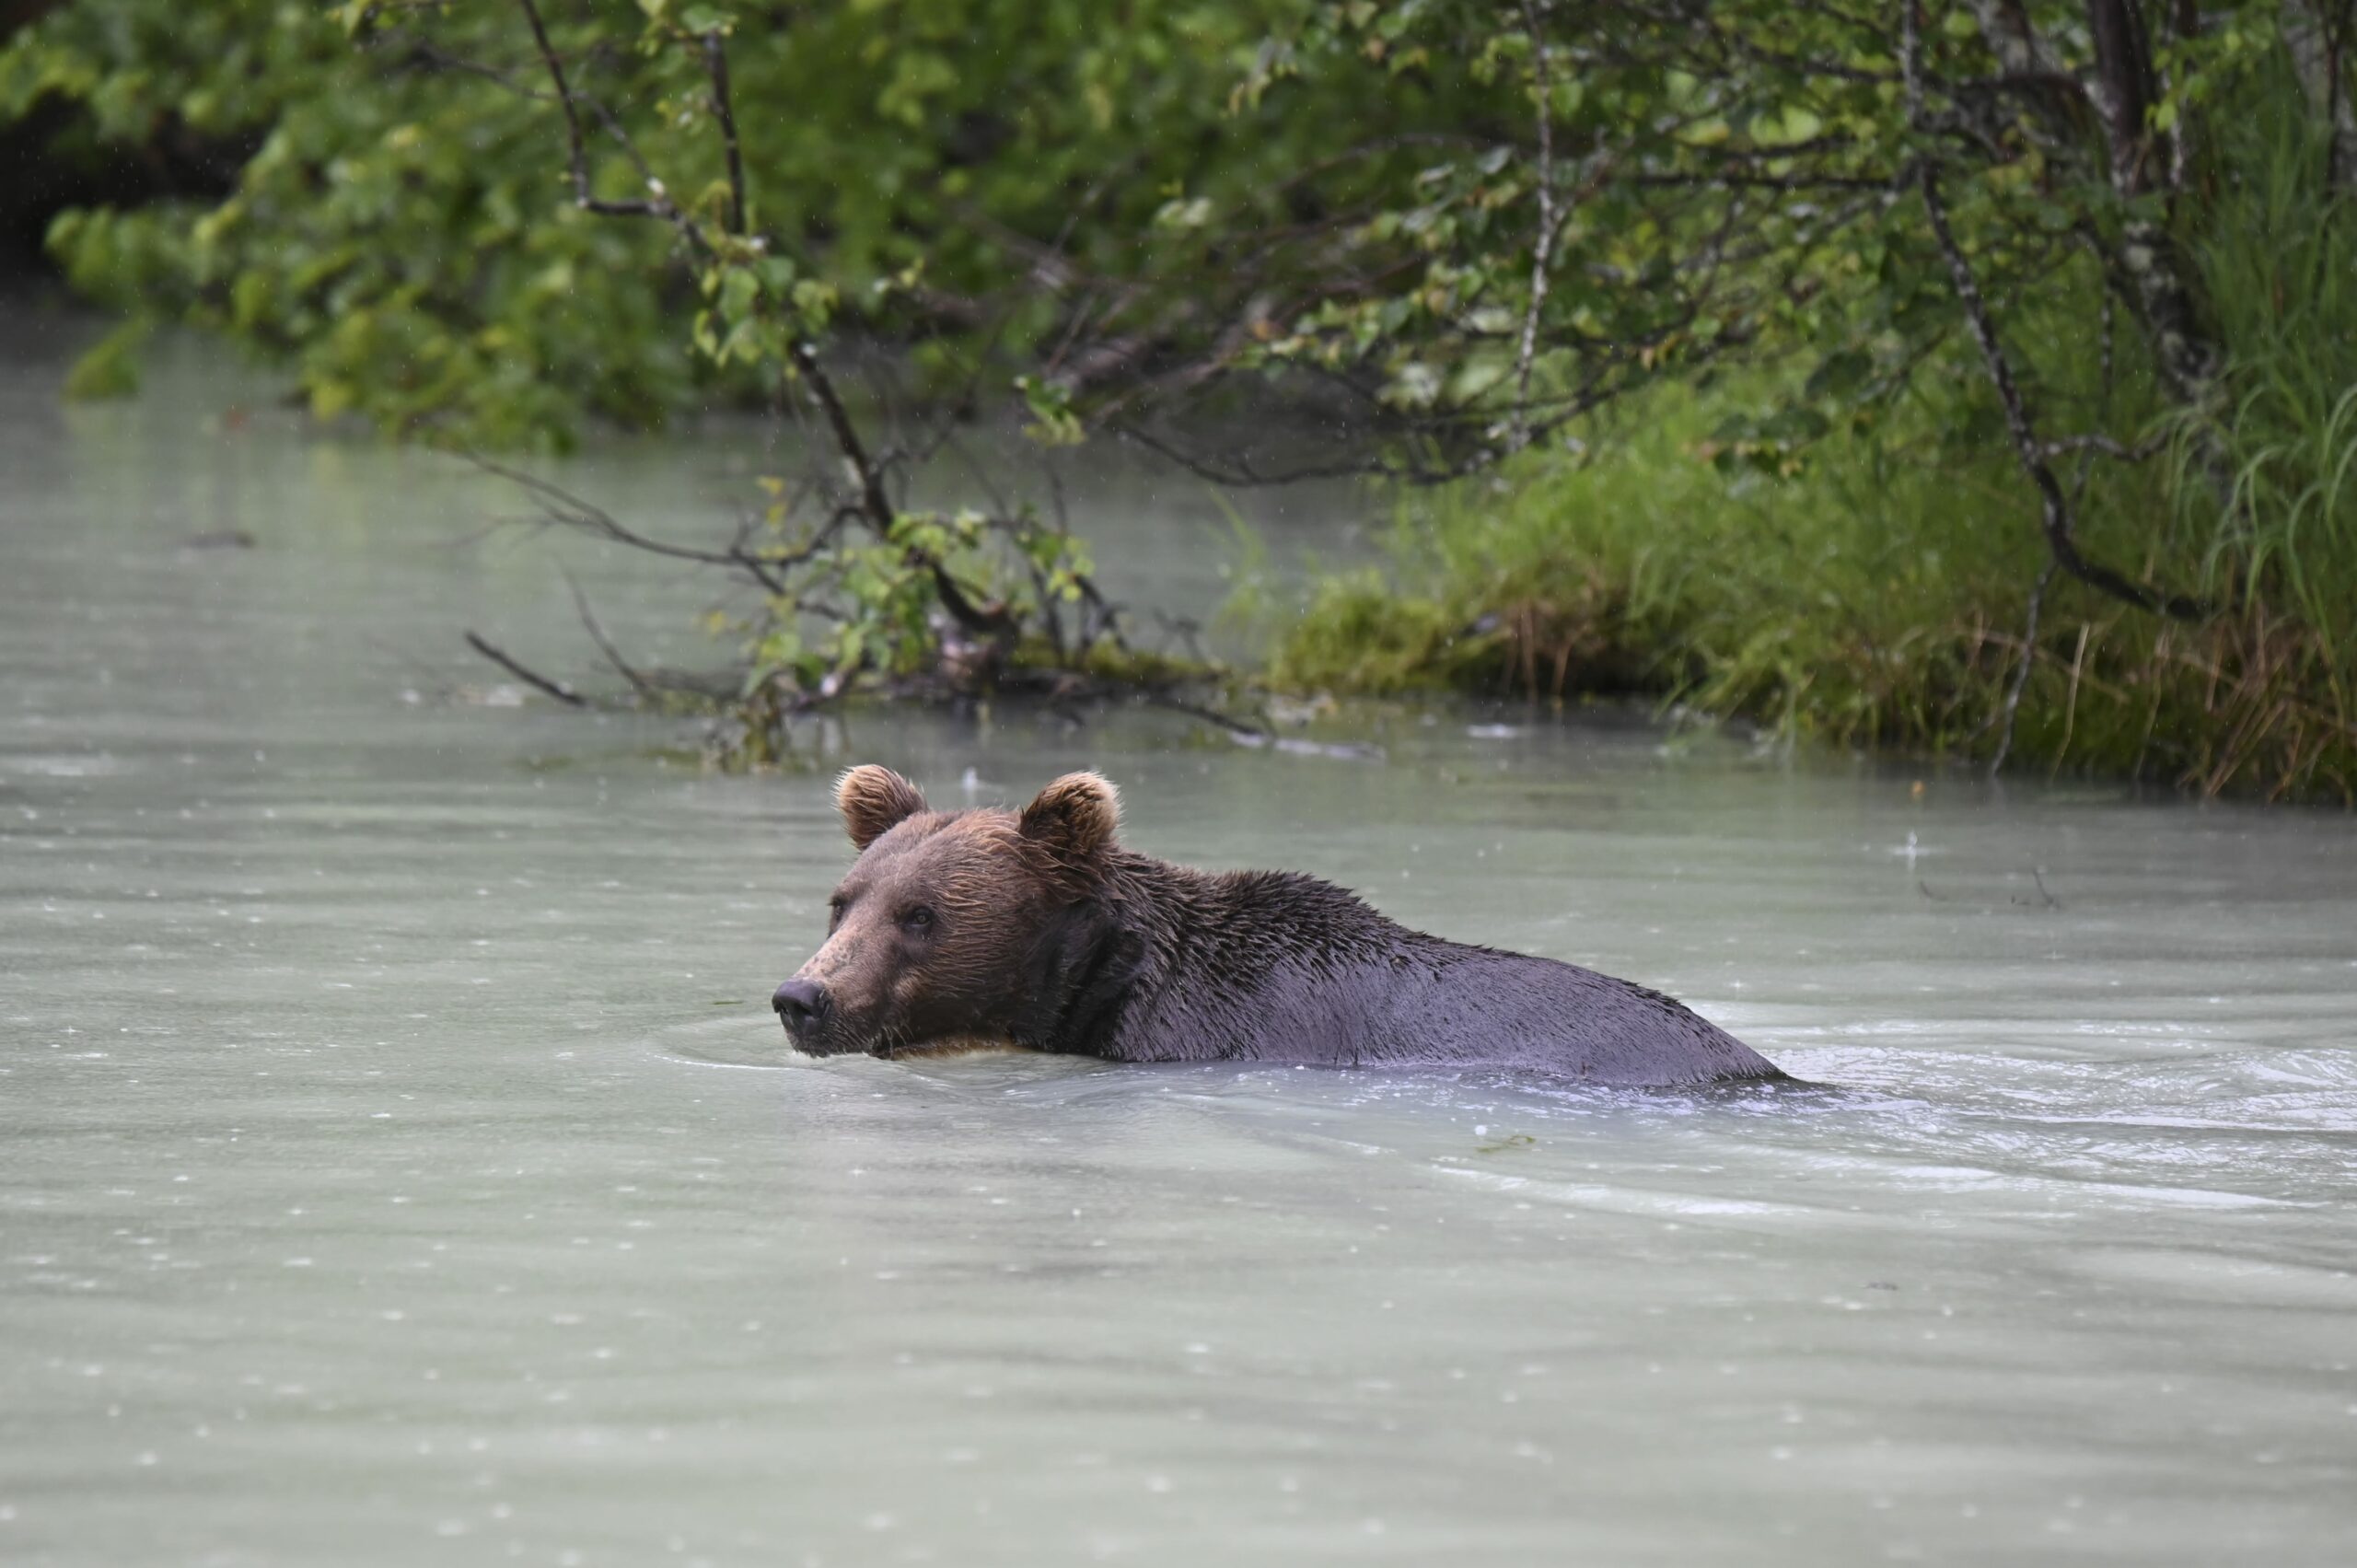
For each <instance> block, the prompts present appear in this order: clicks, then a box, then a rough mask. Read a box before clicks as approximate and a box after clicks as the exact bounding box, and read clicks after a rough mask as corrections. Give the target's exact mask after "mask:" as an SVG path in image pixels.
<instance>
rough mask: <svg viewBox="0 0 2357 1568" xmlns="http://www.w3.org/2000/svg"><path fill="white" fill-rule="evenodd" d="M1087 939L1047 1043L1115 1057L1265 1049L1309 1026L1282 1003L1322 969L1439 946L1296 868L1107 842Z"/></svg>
mask: <svg viewBox="0 0 2357 1568" xmlns="http://www.w3.org/2000/svg"><path fill="white" fill-rule="evenodd" d="M1096 909H1097V921H1098V924H1097V946H1096V947H1095V948H1094V950H1093V952H1092V953H1091V954H1090V956H1089V958H1088V961H1086V962H1084V963H1077V964H1074V966H1072V974H1073V978H1074V981H1075V983H1074V987H1073V989H1072V991H1071V993H1069V995H1068V998H1067V1003H1066V1005H1065V1006H1064V1007H1063V1008H1062V1009H1060V1012H1061V1013H1062V1017H1061V1018H1060V1020H1059V1022H1060V1024H1061V1025H1062V1028H1060V1029H1059V1030H1058V1032H1059V1034H1061V1035H1062V1037H1063V1038H1062V1039H1060V1040H1057V1041H1056V1042H1055V1043H1054V1044H1053V1045H1051V1049H1055V1050H1063V1051H1079V1052H1082V1053H1085V1054H1088V1055H1099V1056H1109V1057H1112V1058H1114V1059H1116V1060H1130V1061H1136V1060H1164V1061H1167V1060H1171V1059H1173V1058H1182V1059H1183V1058H1202V1059H1217V1058H1223V1057H1234V1056H1265V1055H1269V1054H1271V1051H1270V1049H1269V1047H1270V1044H1271V1042H1273V1041H1277V1040H1286V1039H1292V1038H1302V1037H1305V1036H1306V1035H1308V1034H1312V1033H1316V1032H1319V1031H1317V1030H1315V1029H1313V1028H1310V1027H1309V1026H1311V1025H1313V1024H1314V1023H1316V1022H1317V1021H1318V1020H1317V1019H1315V1018H1314V1017H1312V1016H1300V1017H1296V1016H1294V1015H1295V1014H1297V1013H1302V1012H1304V1010H1305V1009H1307V1008H1314V1007H1315V1006H1316V1005H1317V1001H1316V998H1317V997H1318V995H1319V993H1321V992H1322V991H1323V990H1324V989H1325V988H1324V987H1322V986H1312V987H1305V986H1304V985H1303V984H1302V983H1301V981H1302V980H1303V978H1304V976H1305V973H1306V974H1310V975H1315V976H1317V977H1318V979H1320V980H1322V981H1347V980H1350V979H1353V978H1354V977H1358V976H1364V975H1372V976H1378V977H1380V976H1387V975H1388V974H1389V973H1390V972H1391V971H1392V970H1394V969H1395V968H1396V967H1397V966H1398V965H1399V963H1400V962H1401V961H1402V960H1403V959H1405V958H1408V957H1410V956H1411V955H1422V954H1423V953H1424V952H1425V951H1426V950H1427V949H1431V950H1434V951H1435V952H1436V951H1438V950H1442V949H1446V948H1449V947H1453V946H1454V945H1453V944H1450V943H1446V942H1444V941H1442V940H1441V939H1439V938H1437V937H1433V936H1426V935H1422V933H1419V932H1414V931H1410V930H1409V929H1407V928H1406V927H1404V926H1402V925H1400V924H1399V923H1396V922H1394V921H1392V920H1389V919H1387V918H1386V917H1385V916H1383V915H1382V914H1379V913H1377V912H1376V911H1375V910H1373V909H1371V908H1369V907H1368V906H1367V905H1366V904H1364V902H1362V901H1361V900H1359V899H1358V898H1357V897H1356V895H1354V894H1353V893H1351V892H1349V891H1347V890H1345V889H1341V888H1338V887H1336V886H1335V885H1334V884H1332V883H1330V882H1324V881H1320V880H1319V879H1318V878H1317V877H1307V876H1304V875H1301V874H1299V873H1296V872H1283V871H1225V872H1207V871H1197V870H1194V869H1192V868H1190V867H1188V866H1183V865H1172V864H1170V863H1169V862H1167V861H1163V860H1156V859H1155V858H1153V857H1152V856H1149V855H1143V854H1132V853H1131V852H1129V851H1127V850H1120V849H1115V850H1113V851H1111V852H1109V854H1107V855H1106V856H1105V859H1104V875H1103V880H1102V882H1101V884H1100V891H1099V895H1098V898H1097V902H1096Z"/></svg>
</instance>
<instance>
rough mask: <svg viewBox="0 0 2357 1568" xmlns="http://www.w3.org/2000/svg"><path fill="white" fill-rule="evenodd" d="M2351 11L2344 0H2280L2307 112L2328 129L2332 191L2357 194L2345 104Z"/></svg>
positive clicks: (2356, 114) (2353, 118) (2355, 137)
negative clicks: (2305, 99)
mask: <svg viewBox="0 0 2357 1568" xmlns="http://www.w3.org/2000/svg"><path fill="white" fill-rule="evenodd" d="M2351 11H2352V7H2351V5H2350V0H2283V46H2284V48H2285V49H2286V50H2288V51H2289V52H2291V55H2292V69H2293V71H2294V72H2295V73H2297V75H2299V78H2300V90H2301V91H2302V92H2303V93H2305V95H2306V96H2307V99H2308V112H2309V113H2311V114H2313V115H2314V116H2315V117H2316V122H2317V123H2319V124H2329V125H2330V126H2331V127H2332V167H2331V169H2330V171H2329V179H2330V182H2331V184H2332V187H2333V188H2334V189H2335V190H2339V191H2351V192H2357V108H2352V107H2351V104H2350V101H2349V99H2350V93H2349V46H2350V43H2351V38H2350V36H2349V35H2350V31H2351V21H2352V19H2353V18H2352V17H2351Z"/></svg>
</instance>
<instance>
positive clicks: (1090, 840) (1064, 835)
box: [1017, 773, 1121, 855]
mask: <svg viewBox="0 0 2357 1568" xmlns="http://www.w3.org/2000/svg"><path fill="white" fill-rule="evenodd" d="M1120 822H1121V796H1120V791H1118V790H1116V789H1115V788H1114V787H1113V781H1112V780H1110V779H1109V778H1106V777H1105V776H1104V775H1103V774H1101V773H1066V774H1065V775H1064V776H1063V777H1062V778H1060V779H1058V780H1056V782H1055V783H1053V784H1050V785H1049V786H1048V787H1047V788H1045V789H1043V790H1041V791H1040V792H1039V795H1038V796H1037V797H1036V798H1034V799H1033V800H1032V802H1031V804H1030V805H1028V806H1027V807H1024V808H1023V816H1022V819H1021V820H1020V821H1019V822H1018V824H1017V830H1019V831H1020V832H1021V833H1022V834H1023V836H1024V837H1025V838H1027V839H1035V840H1037V841H1039V842H1041V843H1045V844H1051V845H1053V846H1054V847H1056V848H1057V849H1060V850H1062V851H1063V852H1064V853H1065V854H1072V855H1085V854H1096V853H1097V851H1098V850H1099V849H1102V848H1103V847H1104V846H1105V845H1107V844H1109V843H1111V842H1113V830H1114V829H1115V828H1117V827H1119V826H1120Z"/></svg>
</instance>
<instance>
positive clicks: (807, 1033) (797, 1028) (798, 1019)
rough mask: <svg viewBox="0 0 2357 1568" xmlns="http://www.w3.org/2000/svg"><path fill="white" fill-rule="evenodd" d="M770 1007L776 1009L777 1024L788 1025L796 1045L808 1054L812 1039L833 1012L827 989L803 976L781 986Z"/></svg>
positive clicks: (773, 996)
mask: <svg viewBox="0 0 2357 1568" xmlns="http://www.w3.org/2000/svg"><path fill="white" fill-rule="evenodd" d="M770 1005H771V1006H772V1007H774V1008H776V1009H777V1016H778V1021H779V1022H781V1023H783V1024H784V1026H785V1032H786V1033H787V1034H788V1035H790V1036H792V1037H793V1039H794V1043H795V1045H796V1046H798V1047H800V1048H802V1049H804V1050H806V1051H807V1050H808V1049H810V1045H811V1041H812V1037H813V1036H814V1035H816V1034H817V1033H818V1031H819V1026H820V1025H821V1024H823V1023H825V1022H826V1019H827V1015H828V1014H829V1013H830V1012H831V1011H833V1004H832V1002H831V1001H830V998H829V997H828V995H827V988H826V987H825V986H823V985H820V984H819V982H818V981H815V980H805V979H803V978H802V977H801V976H800V975H796V976H795V977H794V978H793V979H792V980H789V981H786V982H785V983H784V985H781V986H779V987H778V988H777V992H776V993H775V994H774V995H772V997H771V998H770Z"/></svg>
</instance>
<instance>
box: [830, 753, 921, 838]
mask: <svg viewBox="0 0 2357 1568" xmlns="http://www.w3.org/2000/svg"><path fill="white" fill-rule="evenodd" d="M835 809H836V810H838V811H840V812H842V814H843V830H844V831H845V832H847V833H849V834H850V835H851V842H852V843H853V845H854V846H855V847H857V848H860V849H865V848H866V847H867V846H868V845H869V844H872V843H874V842H876V841H877V840H878V839H880V838H882V837H883V836H884V835H885V834H886V833H888V832H889V831H890V830H892V828H893V827H894V825H895V824H897V823H900V822H902V821H905V820H906V819H909V818H911V817H913V816H915V815H916V814H917V813H918V812H920V811H923V810H924V809H925V804H924V796H922V795H920V794H918V793H917V786H916V785H914V784H911V783H910V782H909V781H908V780H906V779H904V778H902V777H901V776H900V774H898V773H896V772H893V771H892V770H891V769H889V768H879V767H877V765H876V764H875V763H873V762H867V763H863V764H862V765H861V766H859V767H856V768H853V769H852V770H851V771H850V772H846V773H844V774H843V776H842V777H841V778H839V779H837V780H836V781H835Z"/></svg>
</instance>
